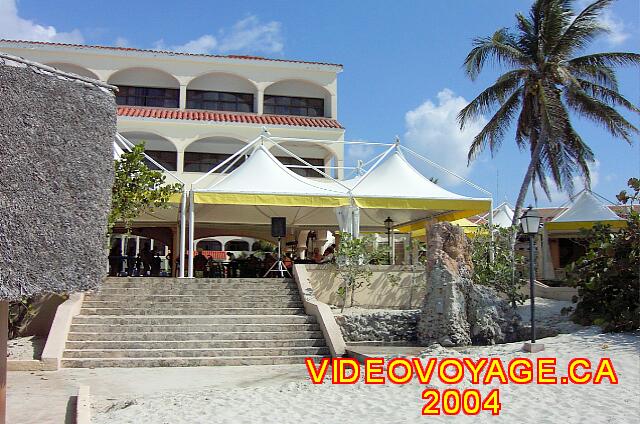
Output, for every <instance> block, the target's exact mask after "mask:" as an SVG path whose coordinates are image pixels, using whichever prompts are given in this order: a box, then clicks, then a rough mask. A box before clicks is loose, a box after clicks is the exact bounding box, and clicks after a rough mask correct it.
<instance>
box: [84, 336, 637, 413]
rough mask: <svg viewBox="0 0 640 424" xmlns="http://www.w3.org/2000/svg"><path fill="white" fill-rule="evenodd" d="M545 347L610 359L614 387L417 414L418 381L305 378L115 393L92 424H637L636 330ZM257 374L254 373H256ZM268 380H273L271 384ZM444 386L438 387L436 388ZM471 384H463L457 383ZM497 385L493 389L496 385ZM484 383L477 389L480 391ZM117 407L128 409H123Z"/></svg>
mask: <svg viewBox="0 0 640 424" xmlns="http://www.w3.org/2000/svg"><path fill="white" fill-rule="evenodd" d="M543 341H544V343H545V345H546V347H547V350H546V351H545V352H543V354H538V355H533V356H555V357H557V358H558V364H559V365H558V369H559V370H563V367H565V366H566V364H567V363H568V361H569V359H570V358H571V357H575V356H584V357H588V358H591V359H592V360H598V359H599V358H600V357H604V356H606V357H611V358H612V360H613V364H614V366H615V368H616V371H617V373H618V376H619V378H620V384H618V385H610V384H608V383H604V384H602V385H598V386H596V385H584V386H573V385H544V386H542V385H523V386H517V385H513V384H510V385H504V386H502V387H501V388H500V389H501V401H502V404H503V409H502V411H501V414H500V416H498V417H492V416H490V415H488V413H486V412H484V413H481V415H479V416H478V417H466V416H455V417H445V416H440V417H428V418H427V417H422V416H421V415H420V411H421V408H422V405H423V403H422V401H421V399H420V394H421V391H422V389H423V388H424V387H423V386H421V385H419V384H417V383H411V384H408V385H402V386H393V385H383V386H369V385H364V384H362V383H358V384H356V385H348V386H344V385H343V386H332V385H329V384H323V385H319V386H314V385H312V384H310V383H309V382H307V381H292V382H287V383H281V384H277V383H276V384H266V385H262V384H259V385H253V386H251V387H245V388H238V387H236V388H232V387H230V388H229V389H221V388H209V389H201V390H198V389H194V390H180V391H175V392H173V393H162V394H153V395H143V396H136V397H127V396H123V397H120V398H119V400H118V402H112V404H113V403H115V404H116V405H115V407H113V408H111V410H109V411H107V409H108V408H109V405H108V404H107V403H104V402H100V404H99V405H96V406H97V407H96V410H95V411H94V415H95V417H94V423H99V424H102V423H140V422H144V423H147V424H152V423H300V422H312V423H316V422H318V423H320V422H321V423H327V424H332V423H336V424H337V423H407V422H409V423H413V422H416V423H418V422H419V423H422V422H427V420H428V422H447V423H449V422H456V423H457V422H463V423H466V422H474V423H477V422H487V423H516V422H525V423H562V424H570V423H609V422H610V423H638V422H640V421H639V419H638V417H639V416H640V341H639V336H638V334H599V333H598V331H597V329H595V328H588V329H584V330H581V331H578V332H576V333H572V334H563V335H560V336H557V337H551V338H547V339H544V340H543ZM521 346H522V343H512V344H506V345H500V346H493V347H470V348H468V349H463V350H462V351H458V352H457V353H456V352H454V351H447V350H438V351H437V352H436V353H434V355H433V356H449V355H459V356H472V357H480V356H488V355H491V356H494V355H499V356H500V357H501V358H503V359H504V360H506V361H508V360H509V359H511V358H513V357H516V356H523V355H524V354H523V353H522V352H520V348H521ZM256 378H260V375H257V376H256ZM271 383H274V382H271ZM436 386H437V387H439V388H445V386H444V385H443V384H437V385H436ZM464 387H473V386H472V385H471V384H470V383H469V382H463V383H461V384H460V385H459V386H458V388H464ZM495 387H497V386H495ZM488 389H489V388H484V387H481V388H480V390H481V392H487V391H488ZM123 406H126V407H124V408H122V407H123Z"/></svg>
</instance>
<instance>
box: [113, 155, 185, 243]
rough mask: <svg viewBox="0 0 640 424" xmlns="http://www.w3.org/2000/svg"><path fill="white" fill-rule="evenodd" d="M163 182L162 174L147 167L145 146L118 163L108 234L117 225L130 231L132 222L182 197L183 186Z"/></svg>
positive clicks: (122, 157)
mask: <svg viewBox="0 0 640 424" xmlns="http://www.w3.org/2000/svg"><path fill="white" fill-rule="evenodd" d="M164 182H165V176H164V175H163V174H162V172H160V171H153V170H151V169H149V167H148V166H147V164H146V163H145V158H144V144H139V145H137V146H134V147H133V149H132V150H131V151H130V152H125V153H124V154H123V155H122V156H121V157H120V159H118V160H116V161H115V181H114V183H113V189H112V193H111V213H110V214H109V228H108V232H111V230H112V228H113V226H114V225H115V223H116V222H121V223H122V224H123V225H124V227H125V228H126V229H127V230H129V229H130V228H131V224H132V223H133V220H134V219H135V218H136V217H138V216H140V214H142V213H143V212H149V211H152V210H153V209H155V208H163V207H167V202H168V201H169V197H170V196H171V195H172V194H174V193H179V192H180V191H181V190H182V185H181V184H167V185H165V183H164Z"/></svg>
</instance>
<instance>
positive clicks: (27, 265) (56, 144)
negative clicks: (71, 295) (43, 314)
mask: <svg viewBox="0 0 640 424" xmlns="http://www.w3.org/2000/svg"><path fill="white" fill-rule="evenodd" d="M115 133H116V105H115V96H114V94H113V93H112V92H111V91H109V90H107V89H105V88H100V87H97V86H95V85H93V84H88V83H85V82H79V81H78V80H75V79H72V78H63V77H61V76H59V75H57V74H55V73H53V72H46V71H42V70H39V69H36V68H33V67H25V66H23V65H21V64H19V63H17V62H13V61H7V63H5V64H3V63H2V62H0V169H1V171H0V172H1V175H2V178H1V180H2V184H0V264H1V266H0V299H8V300H15V299H19V298H20V297H21V296H23V295H26V296H32V295H36V294H39V293H51V292H58V293H59V292H72V291H84V290H87V289H91V288H95V287H96V286H97V285H98V284H99V283H100V281H101V280H102V278H103V277H104V275H105V272H106V263H107V246H106V230H107V216H108V213H109V209H110V207H111V186H112V184H113V141H114V137H115Z"/></svg>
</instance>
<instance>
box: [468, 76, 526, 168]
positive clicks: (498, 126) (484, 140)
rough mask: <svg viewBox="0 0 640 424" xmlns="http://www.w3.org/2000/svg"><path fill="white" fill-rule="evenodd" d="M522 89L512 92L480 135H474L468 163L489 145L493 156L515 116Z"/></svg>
mask: <svg viewBox="0 0 640 424" xmlns="http://www.w3.org/2000/svg"><path fill="white" fill-rule="evenodd" d="M522 91H523V89H522V87H520V88H518V89H517V90H516V91H514V92H513V93H512V94H511V96H509V98H508V99H507V100H506V101H505V102H504V103H503V104H502V106H501V107H500V108H499V109H498V110H497V111H496V113H495V114H494V115H493V117H491V119H490V120H489V122H487V124H486V125H485V126H484V128H482V130H481V131H480V133H478V135H476V136H475V137H474V139H473V142H472V143H471V146H470V147H469V153H468V155H467V160H468V162H469V163H470V162H471V161H473V159H475V158H476V157H477V155H479V154H480V153H481V152H482V151H483V150H484V149H485V148H486V147H487V145H489V149H490V151H491V154H494V153H495V152H496V150H497V149H498V147H499V146H500V145H501V143H502V140H503V138H504V134H505V133H506V131H507V130H508V129H509V127H510V126H511V121H512V120H513V117H514V116H515V114H516V110H517V108H518V106H520V98H521V96H522Z"/></svg>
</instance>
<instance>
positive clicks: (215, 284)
mask: <svg viewBox="0 0 640 424" xmlns="http://www.w3.org/2000/svg"><path fill="white" fill-rule="evenodd" d="M101 287H105V288H114V289H115V288H145V289H148V288H157V287H159V288H172V289H178V290H179V289H186V288H191V289H209V288H221V289H222V288H231V289H255V290H260V289H284V288H288V289H295V288H297V287H298V286H297V285H296V284H295V283H285V282H276V283H272V282H266V283H265V282H251V281H242V280H234V281H201V280H196V281H195V282H194V281H187V282H173V281H147V280H146V279H140V280H135V281H123V282H118V283H103V284H102V285H101Z"/></svg>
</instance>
